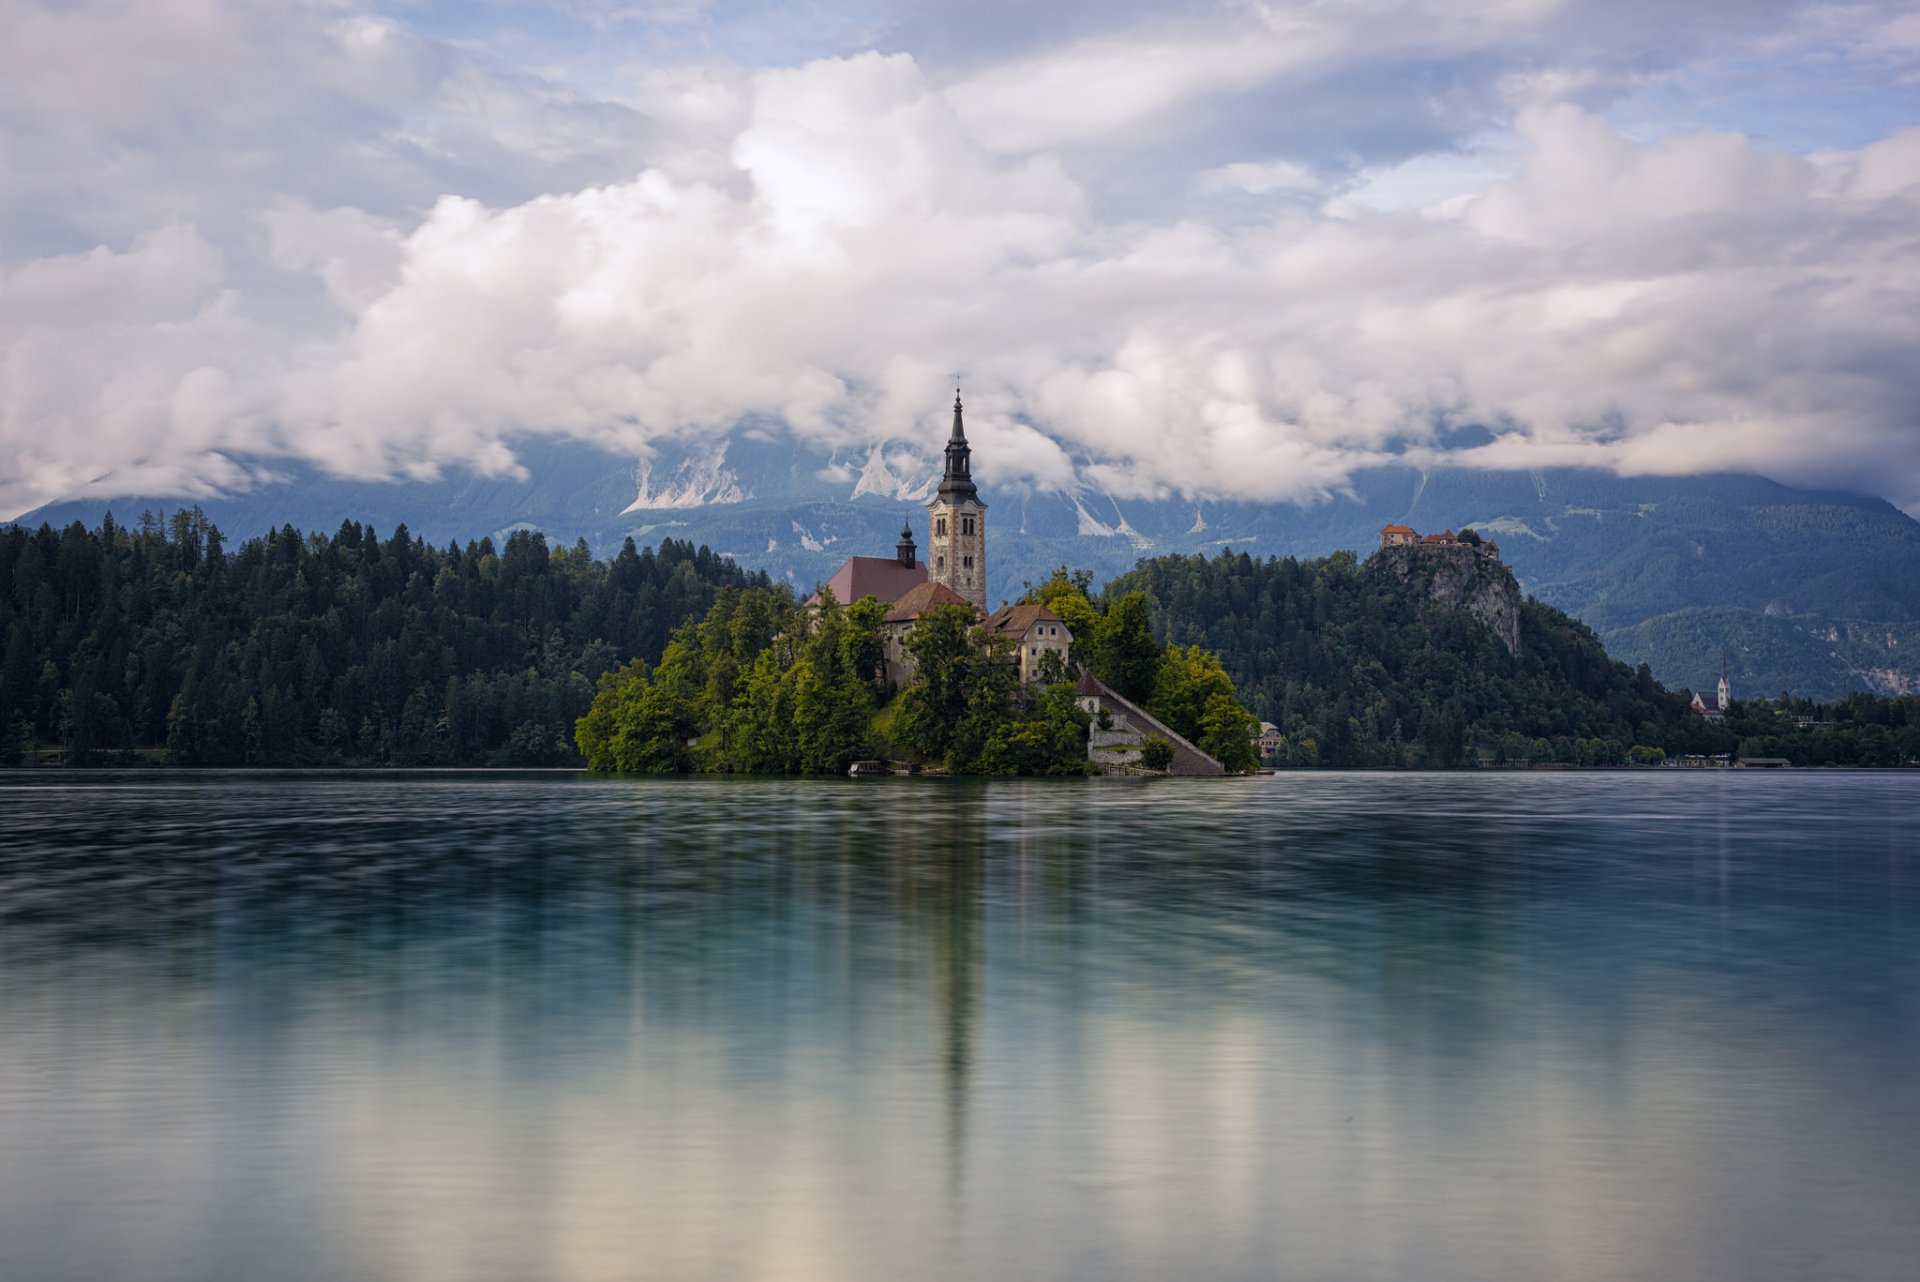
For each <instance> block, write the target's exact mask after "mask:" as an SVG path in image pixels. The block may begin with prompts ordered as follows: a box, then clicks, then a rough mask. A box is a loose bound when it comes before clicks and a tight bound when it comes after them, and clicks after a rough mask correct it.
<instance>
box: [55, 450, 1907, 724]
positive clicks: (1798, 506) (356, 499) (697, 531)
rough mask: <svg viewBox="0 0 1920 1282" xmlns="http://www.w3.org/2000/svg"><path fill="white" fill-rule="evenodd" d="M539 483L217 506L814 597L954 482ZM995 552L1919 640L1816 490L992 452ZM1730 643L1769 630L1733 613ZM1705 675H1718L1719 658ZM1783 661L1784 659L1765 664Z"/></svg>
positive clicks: (1647, 651) (672, 458)
mask: <svg viewBox="0 0 1920 1282" xmlns="http://www.w3.org/2000/svg"><path fill="white" fill-rule="evenodd" d="M521 454H522V460H523V462H524V464H525V466H526V469H527V471H528V473H529V477H528V479H526V480H524V481H522V480H516V479H513V478H491V479H489V478H479V477H473V476H470V475H464V474H456V475H450V476H449V477H447V478H446V479H444V480H441V481H439V482H432V483H427V482H411V481H410V482H401V483H396V484H383V483H369V482H356V481H343V480H337V479H334V478H329V477H325V476H321V475H318V474H316V473H313V472H312V471H310V470H300V469H290V468H287V467H284V466H276V470H278V471H280V472H282V473H285V474H286V475H287V480H286V481H285V482H284V483H283V484H278V485H273V486H268V487H264V488H262V489H259V490H256V491H254V492H252V493H248V494H236V495H231V496H226V497H221V498H215V499H212V500H202V505H203V506H204V507H205V508H206V510H207V512H208V514H209V515H210V516H211V517H212V518H213V519H214V520H215V522H216V523H218V524H219V525H220V526H221V528H222V529H223V530H226V531H227V532H229V534H231V535H235V536H241V537H244V536H247V535H250V534H254V533H258V532H260V531H262V530H265V529H268V528H270V527H274V526H278V525H281V524H284V523H289V522H290V523H292V524H294V525H296V526H299V527H301V528H307V529H322V530H330V529H332V528H334V527H335V526H337V525H338V524H339V523H340V521H341V520H343V519H345V518H347V517H352V518H354V519H356V520H361V521H366V522H370V523H372V524H373V525H374V526H376V527H377V528H379V529H381V530H390V529H392V528H393V527H394V526H395V525H398V524H400V523H401V522H403V521H404V522H405V523H406V525H407V526H408V527H409V529H411V530H413V531H414V532H415V533H418V534H420V535H422V536H424V537H426V538H428V539H430V540H432V541H433V542H435V543H436V544H444V543H445V542H446V540H448V539H460V540H463V541H464V540H466V539H470V538H479V537H481V536H484V535H499V534H501V533H503V532H505V531H509V530H512V529H514V528H523V527H528V526H532V527H538V528H540V529H542V530H545V531H546V532H547V534H548V536H549V538H550V539H552V540H553V541H555V542H560V543H570V542H572V541H573V540H574V539H576V538H585V539H586V540H587V542H588V543H589V545H590V546H591V547H592V548H593V549H594V550H595V551H596V552H598V553H602V554H605V553H610V552H612V551H614V550H616V549H617V548H618V546H619V544H620V541H621V539H623V538H625V537H627V536H629V535H631V536H632V537H634V538H635V539H636V540H637V541H639V542H641V543H643V544H646V543H652V542H656V541H658V540H659V539H660V538H662V537H666V536H669V535H671V536H673V537H676V538H686V539H691V540H693V541H694V542H696V543H705V544H708V545H710V546H712V547H713V548H714V549H715V550H716V551H721V552H725V553H727V554H728V555H730V556H732V557H734V558H736V559H737V560H739V561H741V562H742V563H743V564H746V565H749V566H752V567H754V568H764V569H766V570H767V571H768V572H769V573H771V574H773V575H774V576H775V577H777V578H781V579H783V580H785V581H787V582H790V583H792V584H794V585H795V586H797V587H811V586H812V585H813V584H814V583H815V582H817V581H819V580H821V579H824V578H825V577H826V576H827V575H828V574H830V573H831V572H832V571H833V570H834V569H835V568H836V567H837V566H838V565H839V564H840V562H841V561H842V560H843V559H844V558H846V557H847V556H849V555H854V554H866V555H887V554H889V553H890V552H891V551H892V548H893V545H894V542H895V540H896V539H897V538H898V537H899V531H900V527H901V523H902V522H903V521H906V522H909V523H910V524H911V525H912V527H913V529H914V531H915V536H916V538H924V536H925V517H924V512H923V510H922V508H921V502H922V501H923V500H924V498H925V495H926V491H927V489H928V488H929V486H930V484H931V482H932V480H933V478H934V475H935V472H934V460H933V458H932V457H931V456H926V457H922V456H921V455H920V454H918V453H916V452H915V451H914V450H913V449H912V448H910V447H909V446H908V445H907V444H905V443H903V442H894V443H891V444H890V445H888V446H886V447H882V448H874V449H862V450H859V451H853V452H848V453H843V454H829V453H825V452H821V451H817V450H812V449H809V448H806V447H803V446H800V445H797V444H796V443H794V442H793V441H792V439H791V438H790V437H788V436H786V435H785V434H783V433H780V432H779V431H778V430H777V429H775V428H772V427H770V426H766V425H755V426H753V427H750V428H749V429H747V430H743V431H742V432H740V433H737V434H735V435H734V436H733V437H732V438H730V439H728V440H726V441H723V442H717V443H716V442H698V443H690V444H685V445H680V446H673V445H666V446H662V447H661V448H660V449H659V450H658V452H657V453H656V455H655V457H653V458H652V459H649V460H645V461H641V462H638V463H636V461H635V460H632V459H621V458H614V457H612V456H609V455H607V454H605V453H603V452H601V451H599V450H597V449H595V448H593V447H590V446H585V445H579V444H572V443H566V442H554V441H550V440H538V441H530V442H528V443H526V444H525V445H524V446H523V447H522V451H521ZM975 462H976V465H977V473H978V477H979V479H980V482H981V487H982V495H983V497H984V498H985V499H986V500H987V503H988V504H989V513H988V520H989V529H990V530H991V532H992V539H991V543H990V548H989V558H988V572H989V582H988V595H989V597H990V598H992V599H994V600H999V599H1002V598H1011V597H1013V596H1016V595H1017V594H1018V592H1019V590H1020V587H1021V584H1022V583H1023V582H1025V581H1027V580H1037V579H1039V578H1041V577H1043V576H1044V574H1045V572H1046V571H1047V570H1048V569H1049V568H1051V567H1052V566H1055V565H1058V564H1060V563H1062V562H1065V563H1067V564H1069V565H1074V566H1084V567H1086V568H1089V569H1091V570H1093V571H1094V572H1095V573H1096V574H1097V575H1098V576H1099V577H1100V578H1101V579H1103V580H1104V579H1106V578H1108V577H1111V576H1113V575H1116V574H1120V573H1123V572H1124V571H1126V570H1128V569H1130V568H1131V567H1132V566H1133V564H1134V563H1135V562H1136V561H1137V560H1138V559H1139V558H1140V557H1141V556H1146V555H1156V554H1161V553H1169V552H1212V551H1215V550H1217V549H1219V548H1220V547H1224V546H1231V547H1234V548H1241V549H1245V550H1247V551H1250V552H1252V553H1254V554H1256V555H1262V556H1265V555H1278V556H1301V557H1312V556H1320V555H1324V554H1325V553H1327V552H1329V551H1333V550H1335V549H1338V548H1352V549H1355V550H1358V551H1360V552H1362V553H1365V552H1368V551H1371V549H1372V548H1373V547H1374V546H1375V545H1376V544H1377V542H1378V539H1379V530H1380V527H1381V526H1382V525H1383V524H1386V523H1388V522H1391V521H1405V522H1407V523H1409V524H1411V525H1413V526H1415V527H1416V528H1418V529H1420V530H1423V531H1426V530H1435V529H1442V528H1453V529H1458V528H1460V527H1461V526H1462V525H1468V524H1471V525H1474V526H1476V527H1477V528H1479V529H1481V530H1483V531H1486V532H1488V533H1489V534H1491V535H1492V536H1493V537H1496V538H1497V539H1498V540H1499V541H1500V545H1501V551H1502V554H1503V557H1504V559H1505V560H1506V562H1507V563H1508V564H1509V565H1510V566H1512V568H1513V570H1514V572H1515V574H1516V575H1517V576H1518V578H1519V580H1520V583H1521V586H1522V588H1523V589H1524V590H1526V591H1527V592H1529V593H1531V594H1533V595H1534V596H1537V597H1538V598H1539V599H1541V600H1542V601H1545V602H1547V603H1549V604H1552V605H1554V606H1556V607H1558V608H1560V609H1563V610H1566V611H1567V612H1568V613H1570V614H1573V615H1575V616H1577V617H1579V618H1581V619H1582V620H1584V621H1585V622H1587V623H1588V624H1590V625H1591V626H1593V627H1595V628H1596V629H1599V630H1601V631H1603V632H1609V633H1612V632H1616V631H1618V630H1620V629H1626V628H1634V627H1636V625H1640V624H1643V623H1646V622H1648V621H1649V620H1656V619H1659V618H1661V617H1662V616H1666V615H1671V614H1674V613H1675V612H1678V611H1694V610H1700V609H1703V608H1726V609H1728V610H1733V611H1744V612H1748V613H1751V614H1753V615H1768V614H1771V615H1775V616H1792V617H1794V618H1796V619H1799V620H1800V621H1801V624H1802V626H1803V627H1804V628H1806V629H1815V628H1818V627H1821V626H1825V627H1827V628H1829V629H1831V628H1835V627H1840V628H1843V630H1844V628H1845V627H1847V626H1851V625H1850V624H1849V623H1848V621H1856V620H1874V621H1893V622H1910V621H1914V620H1920V522H1915V521H1914V520H1913V519H1912V518H1910V517H1908V516H1906V515H1905V514H1904V513H1902V512H1900V511H1899V510H1898V509H1896V508H1894V507H1892V506H1891V505H1889V504H1887V503H1885V502H1883V501H1882V500H1879V499H1874V498H1865V497H1861V496H1858V495H1850V494H1835V493H1825V492H1820V491H1813V490H1799V489H1793V488H1789V487H1787V486H1782V485H1778V484H1775V483H1774V482H1771V481H1767V480H1763V479H1761V478H1758V477H1750V476H1700V477H1684V478H1673V477H1640V478H1621V477H1616V476H1613V475H1610V474H1605V473H1597V472H1582V471H1570V470H1569V471H1551V472H1465V471H1457V470H1439V471H1431V472H1424V471H1421V470H1419V469H1415V468H1410V467H1388V468H1378V469H1373V470H1371V471H1367V472H1363V473H1360V474H1358V475H1356V476H1355V477H1354V478H1353V481H1352V484H1351V487H1350V489H1349V490H1348V491H1347V492H1345V493H1342V494H1337V495H1333V496H1330V497H1328V498H1325V499H1322V500H1320V501H1318V502H1310V503H1304V504H1295V503H1238V502H1236V503H1219V502H1194V501H1192V500H1185V499H1163V500H1158V501H1149V500H1138V499H1129V498H1115V497H1112V496H1108V495H1105V494H1101V493H1098V492H1092V491H1083V492H1080V493H1075V494H1068V493H1061V492H1037V493H1036V492H1023V491H1020V490H1016V489H1013V488H1012V487H1010V486H1003V485H999V484H996V481H995V477H994V468H993V458H992V454H991V452H990V451H989V450H982V449H976V456H975ZM179 503H180V500H178V499H175V498H172V497H169V496H164V495H154V496H140V497H133V498H117V499H113V500H110V501H107V500H100V499H88V500H81V501H70V502H62V503H57V504H52V505H50V506H49V507H47V508H44V509H42V510H41V511H39V512H36V513H32V514H29V516H28V517H26V518H23V519H24V520H26V521H28V522H30V523H35V524H37V523H38V522H39V521H41V520H48V521H51V522H53V523H55V524H65V523H67V522H70V521H73V520H81V521H85V522H88V523H92V522H94V521H97V520H98V519H99V517H100V514H101V513H102V512H104V511H106V510H107V509H109V508H111V509H112V510H113V511H114V513H115V515H116V516H117V517H118V518H120V519H122V520H132V519H136V518H137V516H138V514H139V511H140V510H141V509H142V508H143V507H151V508H153V509H155V510H156V511H158V510H162V509H165V508H171V507H174V506H178V505H179ZM1716 617H1719V618H1722V619H1724V621H1725V625H1726V626H1727V627H1728V628H1735V627H1736V624H1738V626H1739V627H1740V628H1746V629H1748V630H1750V628H1749V627H1748V625H1747V624H1745V623H1741V622H1739V621H1740V618H1741V616H1739V615H1737V614H1727V615H1724V616H1716ZM1710 625H1711V621H1708V622H1696V623H1694V624H1690V625H1688V626H1685V627H1681V626H1663V627H1661V628H1657V629H1649V630H1647V631H1646V632H1645V633H1644V635H1640V634H1636V638H1635V639H1633V640H1632V641H1630V642H1629V641H1625V640H1623V642H1622V644H1632V645H1633V646H1635V647H1636V649H1635V654H1636V656H1637V657H1641V658H1645V659H1646V661H1648V662H1650V663H1651V664H1652V665H1653V667H1654V670H1655V672H1656V673H1657V674H1658V675H1659V676H1660V677H1661V679H1662V680H1665V681H1670V682H1675V683H1678V684H1682V685H1691V684H1694V683H1697V682H1698V681H1700V680H1701V676H1700V670H1701V666H1702V664H1703V662H1708V661H1709V660H1711V662H1712V663H1713V664H1714V665H1716V667H1717V658H1712V656H1717V655H1718V653H1719V650H1720V649H1721V647H1722V645H1723V644H1732V643H1733V639H1734V637H1733V634H1732V633H1729V635H1727V636H1724V637H1714V636H1710V635H1708V631H1707V629H1708V628H1709V627H1710ZM1754 653H1755V655H1756V657H1755V659H1754V661H1753V662H1754V665H1755V666H1754V669H1753V671H1752V674H1751V681H1752V683H1753V685H1754V686H1755V687H1757V688H1762V689H1767V690H1771V691H1778V690H1779V689H1781V688H1782V687H1783V686H1784V687H1787V688H1793V689H1796V690H1803V691H1804V692H1805V693H1815V692H1820V691H1832V690H1834V689H1836V686H1835V683H1845V682H1848V681H1854V680H1864V678H1862V677H1857V676H1856V675H1855V674H1856V672H1868V671H1878V670H1880V669H1879V667H1878V666H1876V665H1869V664H1862V663H1859V662H1857V661H1856V659H1855V658H1854V657H1850V656H1849V655H1844V654H1828V655H1826V656H1824V657H1822V656H1821V655H1819V654H1817V653H1816V652H1815V651H1813V650H1811V649H1806V648H1805V647H1801V649H1800V650H1799V651H1793V652H1789V651H1788V650H1786V649H1783V648H1782V647H1781V645H1778V644H1768V645H1764V646H1763V645H1759V644H1758V643H1757V642H1756V643H1755V650H1754ZM1703 656H1704V657H1703ZM1766 656H1775V657H1766ZM1885 657H1886V659H1887V664H1888V665H1889V666H1887V669H1886V670H1887V672H1888V673H1889V674H1890V675H1889V676H1888V677H1887V678H1886V681H1887V683H1889V684H1897V683H1898V682H1899V681H1902V680H1912V681H1920V658H1915V659H1908V658H1905V657H1904V652H1899V653H1890V654H1889V655H1887V656H1885Z"/></svg>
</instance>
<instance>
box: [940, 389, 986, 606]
mask: <svg viewBox="0 0 1920 1282" xmlns="http://www.w3.org/2000/svg"><path fill="white" fill-rule="evenodd" d="M972 453H973V451H972V450H971V449H969V448H968V446H967V433H966V429H965V428H964V427H963V426H962V425H961V422H960V392H959V390H958V389H955V391H954V393H953V435H952V436H950V437H948V438H947V470H946V472H945V473H944V474H943V475H942V476H941V478H940V488H939V489H938V490H937V491H935V492H934V496H933V497H932V498H931V499H928V500H927V573H928V576H929V577H930V578H932V580H933V581H934V582H935V583H944V584H946V585H947V586H948V587H949V588H952V589H953V590H954V591H955V592H957V593H959V594H960V595H961V596H963V597H965V598H966V599H967V600H969V601H971V602H973V603H974V605H976V606H978V607H979V608H980V609H981V610H982V611H984V610H986V608H987V505H986V504H985V503H982V502H981V501H980V492H979V491H978V490H976V489H975V488H974V485H973V472H972Z"/></svg>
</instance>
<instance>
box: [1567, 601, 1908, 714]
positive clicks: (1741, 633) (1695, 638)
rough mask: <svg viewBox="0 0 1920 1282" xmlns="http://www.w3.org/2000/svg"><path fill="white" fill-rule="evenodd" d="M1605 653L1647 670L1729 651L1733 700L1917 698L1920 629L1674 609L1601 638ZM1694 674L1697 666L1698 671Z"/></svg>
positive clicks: (1702, 682) (1700, 683) (1704, 676)
mask: <svg viewBox="0 0 1920 1282" xmlns="http://www.w3.org/2000/svg"><path fill="white" fill-rule="evenodd" d="M1600 639H1601V641H1603V642H1604V643H1605V644H1606V647H1607V653H1608V654H1611V655H1612V656H1613V657H1614V658H1616V659H1620V660H1622V661H1623V662H1626V663H1647V664H1652V665H1653V667H1654V670H1655V671H1658V670H1659V667H1660V665H1659V663H1658V662H1657V660H1658V659H1659V658H1660V657H1661V656H1663V655H1669V654H1688V655H1700V656H1703V662H1704V661H1710V660H1711V659H1712V658H1713V656H1715V655H1716V654H1717V653H1718V649H1716V647H1720V648H1724V649H1725V650H1726V651H1727V668H1728V676H1729V680H1730V681H1731V683H1732V686H1733V689H1734V691H1735V693H1736V694H1737V695H1739V696H1741V697H1746V696H1749V695H1753V696H1762V695H1764V696H1766V697H1769V698H1771V697H1773V696H1775V695H1778V694H1780V693H1782V692H1790V693H1792V694H1796V695H1799V696H1801V697H1803V698H1810V699H1820V700H1832V699H1837V698H1839V697H1840V696H1841V695H1844V694H1847V693H1849V692H1851V691H1855V690H1870V691H1872V692H1874V693H1875V694H1920V681H1917V680H1916V679H1915V669H1916V668H1920V623H1915V622H1913V621H1911V620H1908V621H1903V622H1880V623H1870V622H1866V621H1863V620H1860V619H1835V618H1831V617H1827V616H1824V615H1812V614H1788V615H1774V614H1759V613H1756V612H1754V611H1752V610H1738V609H1728V608H1726V607H1713V608H1704V609H1693V610H1675V611H1673V612H1672V613H1671V614H1663V615H1660V616H1658V617H1656V618H1652V619H1647V620H1645V621H1644V622H1641V623H1636V624H1634V625H1632V626H1631V627H1625V628H1615V629H1613V630H1612V631H1610V632H1604V633H1602V634H1601V636H1600ZM1695 666H1696V667H1700V666H1701V665H1700V664H1696V665H1695ZM1712 675H1713V673H1712V672H1709V671H1706V670H1705V669H1704V668H1702V670H1701V671H1700V672H1699V673H1698V674H1697V675H1696V676H1695V678H1694V681H1693V684H1694V685H1695V686H1696V687H1701V688H1704V687H1705V686H1707V685H1709V684H1710V681H1709V678H1710V677H1712Z"/></svg>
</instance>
